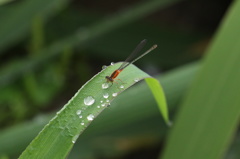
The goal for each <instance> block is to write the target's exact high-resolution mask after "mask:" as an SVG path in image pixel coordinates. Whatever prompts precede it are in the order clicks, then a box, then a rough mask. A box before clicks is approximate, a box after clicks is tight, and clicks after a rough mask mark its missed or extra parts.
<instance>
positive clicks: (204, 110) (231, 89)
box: [163, 1, 240, 159]
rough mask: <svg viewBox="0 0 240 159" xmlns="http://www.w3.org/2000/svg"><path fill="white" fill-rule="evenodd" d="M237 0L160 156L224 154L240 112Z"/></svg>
mask: <svg viewBox="0 0 240 159" xmlns="http://www.w3.org/2000/svg"><path fill="white" fill-rule="evenodd" d="M239 15H240V1H234V3H233V5H232V7H231V10H230V12H229V13H228V15H227V16H226V19H225V20H224V23H223V24H222V26H221V28H220V30H219V31H218V34H217V36H216V37H215V39H214V41H213V43H212V46H211V47H210V48H209V50H208V52H207V56H206V58H205V60H204V62H203V68H202V69H201V71H200V73H199V75H198V78H197V79H196V80H195V82H194V83H193V85H192V87H191V89H190V91H189V93H188V95H187V97H186V99H185V101H184V103H183V105H182V108H181V110H180V112H179V114H178V117H177V118H176V122H175V124H174V127H173V129H172V132H171V134H170V137H169V140H168V143H167V147H166V150H165V153H164V155H163V159H203V158H204V159H219V158H221V157H223V155H224V153H225V151H226V150H227V147H228V145H229V143H230V141H231V139H232V135H233V133H234V132H235V130H236V127H237V125H238V123H239V116H240V109H239V105H240V98H239V94H240V84H239V81H240V71H239V68H240V62H239V61H240V54H239V52H240V30H239V29H238V28H240V21H239Z"/></svg>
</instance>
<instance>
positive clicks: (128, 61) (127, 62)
mask: <svg viewBox="0 0 240 159" xmlns="http://www.w3.org/2000/svg"><path fill="white" fill-rule="evenodd" d="M146 43H147V40H146V39H144V40H143V41H141V42H140V43H139V44H138V45H137V47H136V48H135V49H134V50H133V52H132V53H131V54H130V55H129V56H128V58H127V59H126V60H125V61H124V62H123V63H122V65H121V66H120V67H119V68H118V69H117V70H115V71H114V72H113V73H112V74H111V75H110V76H106V77H105V78H106V80H107V82H111V83H113V82H114V80H115V78H116V77H117V76H118V75H119V74H120V73H121V72H122V71H123V70H124V69H125V68H126V67H127V66H129V65H130V64H132V63H134V62H136V61H137V60H139V59H140V58H142V57H143V56H145V55H146V54H148V53H149V52H151V51H152V50H154V49H155V48H156V47H157V45H156V44H155V45H153V46H152V47H151V48H150V49H148V50H147V51H146V52H144V53H143V54H142V55H140V56H138V57H137V58H135V59H134V57H135V56H136V55H137V54H138V53H139V52H140V51H141V50H142V48H143V47H144V45H145V44H146Z"/></svg>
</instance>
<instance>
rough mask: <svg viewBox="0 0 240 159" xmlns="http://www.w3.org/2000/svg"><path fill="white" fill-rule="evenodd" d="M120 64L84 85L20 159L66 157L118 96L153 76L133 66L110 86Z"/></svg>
mask: <svg viewBox="0 0 240 159" xmlns="http://www.w3.org/2000/svg"><path fill="white" fill-rule="evenodd" d="M120 65H121V63H117V64H115V65H111V66H109V67H107V68H106V69H104V70H103V71H101V72H100V73H98V74H97V75H95V76H94V77H93V78H92V79H91V80H90V81H88V82H87V83H86V84H85V85H84V86H82V88H81V89H80V90H79V91H78V92H77V93H76V94H75V95H74V97H73V98H72V99H71V100H70V101H69V102H68V103H67V104H66V105H65V106H64V107H63V108H62V110H60V111H59V112H58V113H57V115H56V116H55V117H54V118H53V119H52V120H51V121H50V123H49V124H47V125H46V126H45V128H44V129H43V130H42V131H41V132H40V134H39V135H38V136H37V137H36V138H35V139H34V140H33V141H32V143H31V144H30V145H29V146H28V147H27V148H26V150H25V151H24V152H23V153H22V155H21V156H20V158H52V159H54V158H56V159H61V158H65V157H66V156H67V155H68V154H69V152H70V150H71V148H72V146H73V145H74V143H75V142H76V140H77V138H78V137H79V135H80V134H81V133H82V132H83V131H84V130H85V129H86V128H87V126H88V125H89V124H90V123H91V122H92V121H93V120H94V119H95V118H96V117H97V116H98V115H99V114H100V113H101V112H102V111H103V110H104V109H105V108H107V106H109V105H110V103H111V101H112V100H113V99H114V98H115V97H116V96H117V95H119V94H120V93H121V92H122V91H124V90H125V89H126V88H128V87H130V86H131V85H133V84H134V83H136V82H137V81H139V80H142V79H144V78H149V77H150V76H149V75H147V74H146V73H145V72H143V71H141V70H140V69H138V68H137V67H135V66H134V65H129V66H128V67H127V68H125V69H124V70H123V71H122V73H121V74H120V75H119V76H118V77H117V78H119V79H120V80H117V79H116V80H115V82H114V83H112V84H111V83H106V79H105V77H106V76H109V75H111V73H112V72H113V71H114V70H116V69H117V68H118V67H119V66H120ZM108 84H109V85H108ZM80 155H81V154H80Z"/></svg>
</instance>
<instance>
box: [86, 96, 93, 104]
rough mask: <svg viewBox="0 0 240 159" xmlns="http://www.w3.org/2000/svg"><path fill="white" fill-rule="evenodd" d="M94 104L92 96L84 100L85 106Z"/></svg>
mask: <svg viewBox="0 0 240 159" xmlns="http://www.w3.org/2000/svg"><path fill="white" fill-rule="evenodd" d="M94 102H95V99H94V98H93V97H92V96H88V97H86V98H84V104H85V105H92V104H93V103H94Z"/></svg>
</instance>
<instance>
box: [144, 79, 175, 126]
mask: <svg viewBox="0 0 240 159" xmlns="http://www.w3.org/2000/svg"><path fill="white" fill-rule="evenodd" d="M145 81H146V83H147V84H148V87H149V88H150V89H151V91H152V93H153V96H154V98H155V100H156V101H157V104H158V107H159V110H160V112H161V114H162V116H163V119H164V120H165V122H166V123H167V124H168V125H169V126H170V125H171V123H170V121H169V118H168V108H167V102H166V98H165V95H164V91H163V89H162V86H161V85H160V83H159V82H158V80H157V79H155V78H145Z"/></svg>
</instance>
